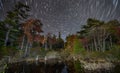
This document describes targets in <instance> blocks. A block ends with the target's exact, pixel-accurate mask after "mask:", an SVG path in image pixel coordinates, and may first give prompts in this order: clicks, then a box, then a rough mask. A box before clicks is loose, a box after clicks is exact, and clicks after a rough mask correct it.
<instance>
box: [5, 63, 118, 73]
mask: <svg viewBox="0 0 120 73" xmlns="http://www.w3.org/2000/svg"><path fill="white" fill-rule="evenodd" d="M5 73H120V64H116V65H115V67H114V68H111V69H110V70H106V69H98V70H93V71H92V70H91V71H90V70H85V69H84V68H83V67H82V65H81V63H79V62H72V61H71V62H70V61H68V62H56V63H50V64H47V63H46V64H45V63H43V62H39V63H37V64H36V63H26V62H20V63H14V64H9V65H8V68H7V69H6V72H5Z"/></svg>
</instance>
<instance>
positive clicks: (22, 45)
mask: <svg viewBox="0 0 120 73" xmlns="http://www.w3.org/2000/svg"><path fill="white" fill-rule="evenodd" d="M24 41H25V35H24V36H23V40H22V44H21V48H20V49H21V50H22V49H23V47H24Z"/></svg>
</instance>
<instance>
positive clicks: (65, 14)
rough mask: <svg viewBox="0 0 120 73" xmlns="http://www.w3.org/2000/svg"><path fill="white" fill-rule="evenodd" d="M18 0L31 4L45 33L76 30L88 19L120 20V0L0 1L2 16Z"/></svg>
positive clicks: (66, 32)
mask: <svg viewBox="0 0 120 73" xmlns="http://www.w3.org/2000/svg"><path fill="white" fill-rule="evenodd" d="M17 1H21V2H23V3H25V4H27V5H29V6H30V7H31V9H32V10H31V12H30V14H31V17H33V18H38V19H40V20H41V21H42V23H43V24H44V25H43V30H44V33H45V34H46V33H48V32H50V33H52V34H58V32H61V33H62V37H63V38H65V36H66V35H68V34H73V33H76V31H79V30H80V28H81V25H83V24H86V20H87V19H88V18H96V19H99V20H104V21H108V20H112V19H118V20H119V21H120V0H0V19H1V20H2V19H3V18H4V16H5V14H6V11H8V10H10V9H11V8H12V7H13V6H14V4H15V3H16V2H17Z"/></svg>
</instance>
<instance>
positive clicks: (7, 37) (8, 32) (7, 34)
mask: <svg viewBox="0 0 120 73" xmlns="http://www.w3.org/2000/svg"><path fill="white" fill-rule="evenodd" d="M10 30H11V29H9V30H8V31H7V33H6V38H5V44H4V46H7V41H8V39H9V34H10Z"/></svg>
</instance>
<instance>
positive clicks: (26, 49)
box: [24, 41, 29, 56]
mask: <svg viewBox="0 0 120 73" xmlns="http://www.w3.org/2000/svg"><path fill="white" fill-rule="evenodd" d="M28 45H29V43H28V41H27V44H26V48H25V54H24V56H27V53H28Z"/></svg>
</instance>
